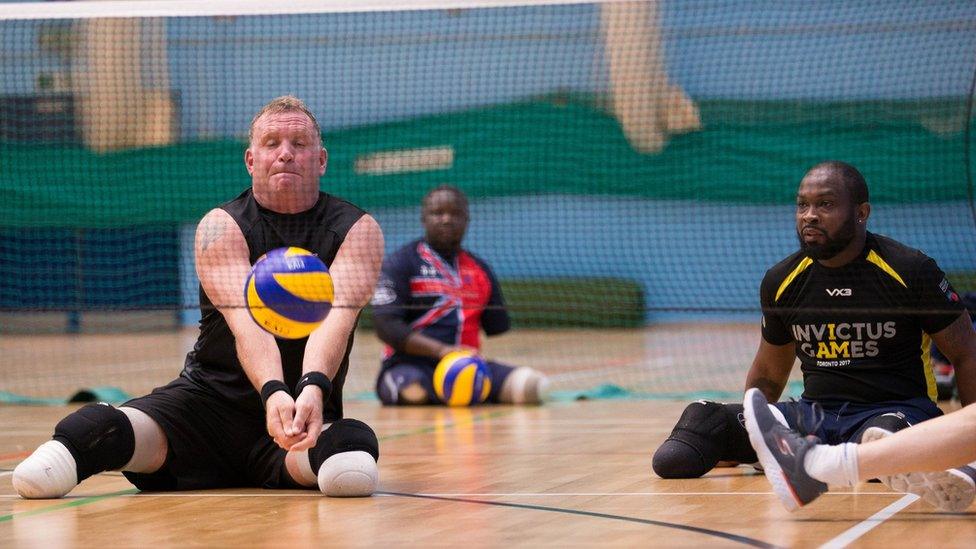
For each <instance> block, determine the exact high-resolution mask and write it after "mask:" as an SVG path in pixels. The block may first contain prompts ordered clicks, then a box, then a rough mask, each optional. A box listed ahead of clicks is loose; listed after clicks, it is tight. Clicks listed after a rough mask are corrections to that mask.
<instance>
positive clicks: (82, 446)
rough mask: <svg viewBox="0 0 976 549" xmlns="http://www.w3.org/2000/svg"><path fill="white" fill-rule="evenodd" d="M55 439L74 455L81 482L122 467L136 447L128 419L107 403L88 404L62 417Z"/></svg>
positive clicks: (56, 429)
mask: <svg viewBox="0 0 976 549" xmlns="http://www.w3.org/2000/svg"><path fill="white" fill-rule="evenodd" d="M54 440H57V441H58V442H60V443H61V444H64V445H65V447H66V448H68V451H69V452H71V457H73V458H75V464H76V465H77V467H78V482H81V481H82V480H84V479H86V478H88V477H90V476H92V475H94V474H96V473H101V472H102V471H112V470H114V469H120V468H121V467H122V466H123V465H125V464H126V463H128V462H129V460H130V459H132V453H133V452H135V449H136V438H135V434H134V433H133V431H132V423H131V422H129V418H128V417H126V415H125V414H124V413H122V412H120V411H118V410H116V409H115V408H113V407H112V406H109V405H108V404H89V405H87V406H84V407H82V408H79V409H78V410H76V411H75V412H74V413H72V414H71V415H69V416H68V417H66V418H64V419H62V420H61V421H60V422H59V423H58V424H57V426H56V427H55V428H54Z"/></svg>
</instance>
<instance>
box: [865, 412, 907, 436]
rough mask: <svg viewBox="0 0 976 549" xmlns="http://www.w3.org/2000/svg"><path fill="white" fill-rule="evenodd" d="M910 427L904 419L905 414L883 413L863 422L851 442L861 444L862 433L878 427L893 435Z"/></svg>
mask: <svg viewBox="0 0 976 549" xmlns="http://www.w3.org/2000/svg"><path fill="white" fill-rule="evenodd" d="M911 426H912V424H911V423H909V422H908V420H907V419H905V414H903V413H901V412H888V413H884V414H881V415H877V416H874V417H872V418H871V419H869V420H867V421H865V422H864V424H863V425H861V428H860V429H858V430H857V434H856V435H855V436H854V439H853V441H854V442H861V437H863V436H864V431H867V430H868V429H870V428H871V427H880V428H882V429H884V430H886V431H891V432H892V433H894V432H896V431H900V430H902V429H904V428H906V427H911Z"/></svg>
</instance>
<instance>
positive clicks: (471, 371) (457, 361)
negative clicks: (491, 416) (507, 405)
mask: <svg viewBox="0 0 976 549" xmlns="http://www.w3.org/2000/svg"><path fill="white" fill-rule="evenodd" d="M434 392H435V393H437V397H438V398H439V399H441V402H443V403H444V404H447V405H448V406H471V405H472V404H478V403H481V402H484V401H485V399H487V398H488V393H490V392H491V370H489V369H488V364H486V363H485V361H484V359H482V358H481V357H480V356H478V355H476V354H474V353H466V352H461V351H456V352H453V353H448V354H447V355H444V358H442V359H441V360H440V362H438V363H437V368H435V369H434Z"/></svg>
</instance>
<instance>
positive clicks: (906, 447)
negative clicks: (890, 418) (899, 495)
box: [857, 404, 976, 480]
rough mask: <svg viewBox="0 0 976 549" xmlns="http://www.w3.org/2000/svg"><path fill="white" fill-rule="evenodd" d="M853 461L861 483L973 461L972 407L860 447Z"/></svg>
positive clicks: (975, 414) (975, 425) (975, 424)
mask: <svg viewBox="0 0 976 549" xmlns="http://www.w3.org/2000/svg"><path fill="white" fill-rule="evenodd" d="M857 460H858V474H859V476H860V477H861V479H862V480H863V479H870V478H876V477H880V476H885V475H893V474H897V473H904V472H908V471H911V472H914V471H941V470H943V469H948V468H950V467H957V466H959V465H962V464H965V463H970V462H973V461H976V404H970V405H969V406H966V407H965V408H963V409H961V410H958V411H956V412H953V413H951V414H947V415H944V416H942V417H937V418H935V419H930V420H928V421H924V422H922V423H919V424H918V425H913V426H912V427H910V428H908V429H902V430H901V431H898V432H897V433H894V434H893V435H891V436H888V437H885V438H882V439H878V440H874V441H871V442H867V443H864V444H860V445H858V448H857Z"/></svg>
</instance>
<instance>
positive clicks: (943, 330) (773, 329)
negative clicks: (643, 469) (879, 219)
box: [654, 162, 976, 478]
mask: <svg viewBox="0 0 976 549" xmlns="http://www.w3.org/2000/svg"><path fill="white" fill-rule="evenodd" d="M870 214H871V205H870V203H869V202H868V190H867V185H866V183H865V181H864V178H863V177H862V176H861V174H860V173H859V172H858V171H857V170H856V169H855V168H854V167H853V166H850V165H848V164H844V163H842V162H824V163H822V164H819V165H817V166H815V167H814V168H813V169H811V170H810V171H809V172H807V174H806V176H805V177H804V178H803V180H802V182H801V183H800V188H799V191H798V192H797V209H796V230H797V235H798V237H799V240H800V250H799V251H797V252H796V253H794V254H792V255H790V256H789V257H787V258H786V259H784V260H783V261H781V262H780V263H778V264H777V265H775V266H774V267H772V268H771V269H770V270H769V271H768V272H767V273H766V276H765V277H764V278H763V281H762V285H761V289H760V297H761V303H762V309H763V320H762V340H761V341H760V345H759V350H758V352H757V353H756V357H755V359H754V361H753V364H752V367H751V369H750V370H749V374H748V376H747V378H746V388H747V389H749V388H758V389H759V390H761V391H762V392H763V394H765V396H766V398H767V399H768V400H769V401H770V402H776V400H777V399H778V398H779V397H780V395H781V394H782V392H783V389H784V387H785V386H786V382H787V380H788V378H789V375H790V371H791V370H792V368H793V363H794V361H795V360H796V359H799V361H800V365H801V366H800V367H801V370H802V372H803V381H804V392H803V395H802V398H801V399H800V401H799V402H781V403H777V404H776V405H775V408H774V409H773V412H774V414H778V415H779V417H780V418H781V419H782V420H783V421H784V422H786V423H789V425H790V427H793V428H796V429H798V430H800V431H803V432H807V433H810V434H815V435H817V436H818V437H819V438H821V439H822V440H823V441H824V442H825V443H828V444H838V443H841V442H848V441H858V440H860V438H861V435H862V433H864V431H865V430H867V429H869V428H871V427H876V428H879V429H884V430H887V431H895V430H898V429H900V428H903V427H906V426H908V425H910V424H914V423H918V422H920V421H924V420H926V419H929V418H933V417H936V416H939V415H941V413H942V412H941V411H940V410H939V408H938V407H937V406H936V404H935V400H936V397H937V394H936V386H935V378H934V376H933V374H932V369H931V365H930V363H929V358H928V348H929V338H931V339H932V340H934V341H935V343H936V344H937V345H938V347H939V349H941V350H942V351H943V352H944V353H945V354H946V356H948V357H949V358H950V359H951V360H952V362H953V364H955V365H956V368H957V379H958V384H959V395H960V399H961V400H962V403H963V404H964V405H965V404H969V403H971V402H973V401H974V400H976V364H974V361H976V333H974V331H973V327H972V325H971V323H970V321H969V316H968V315H967V314H966V311H965V309H964V308H963V306H962V305H961V304H960V300H959V296H958V294H956V292H955V291H954V290H953V288H952V286H951V285H950V284H949V282H948V281H947V280H946V278H945V275H944V274H943V272H942V271H941V270H940V269H939V267H938V266H937V265H936V263H935V261H934V260H932V259H931V258H929V257H927V256H926V255H925V254H923V253H922V252H920V251H918V250H915V249H912V248H909V247H907V246H905V245H903V244H900V243H898V242H896V241H894V240H892V239H890V238H886V237H884V236H880V235H875V234H872V233H870V232H868V231H867V229H866V224H867V220H868V217H869V216H870ZM741 410H742V406H741V405H732V404H719V403H714V402H698V403H694V404H692V405H690V406H689V407H688V408H687V409H686V410H685V413H684V414H683V415H682V418H681V419H680V420H679V421H678V425H677V426H676V427H675V430H674V432H672V434H671V436H670V437H669V438H668V440H667V441H665V443H664V444H663V445H662V446H661V447H660V448H659V449H658V450H657V452H656V453H655V456H654V469H655V472H657V473H658V474H659V475H660V476H662V477H666V478H687V477H697V476H700V475H702V474H704V473H705V472H707V471H708V470H710V469H711V468H712V467H713V466H714V465H715V464H716V463H718V462H719V461H732V462H746V463H751V462H754V461H756V457H755V453H754V452H753V450H752V448H751V446H750V445H749V444H748V437H747V434H746V432H745V430H744V429H743V428H742V425H741V423H740V422H741Z"/></svg>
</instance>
